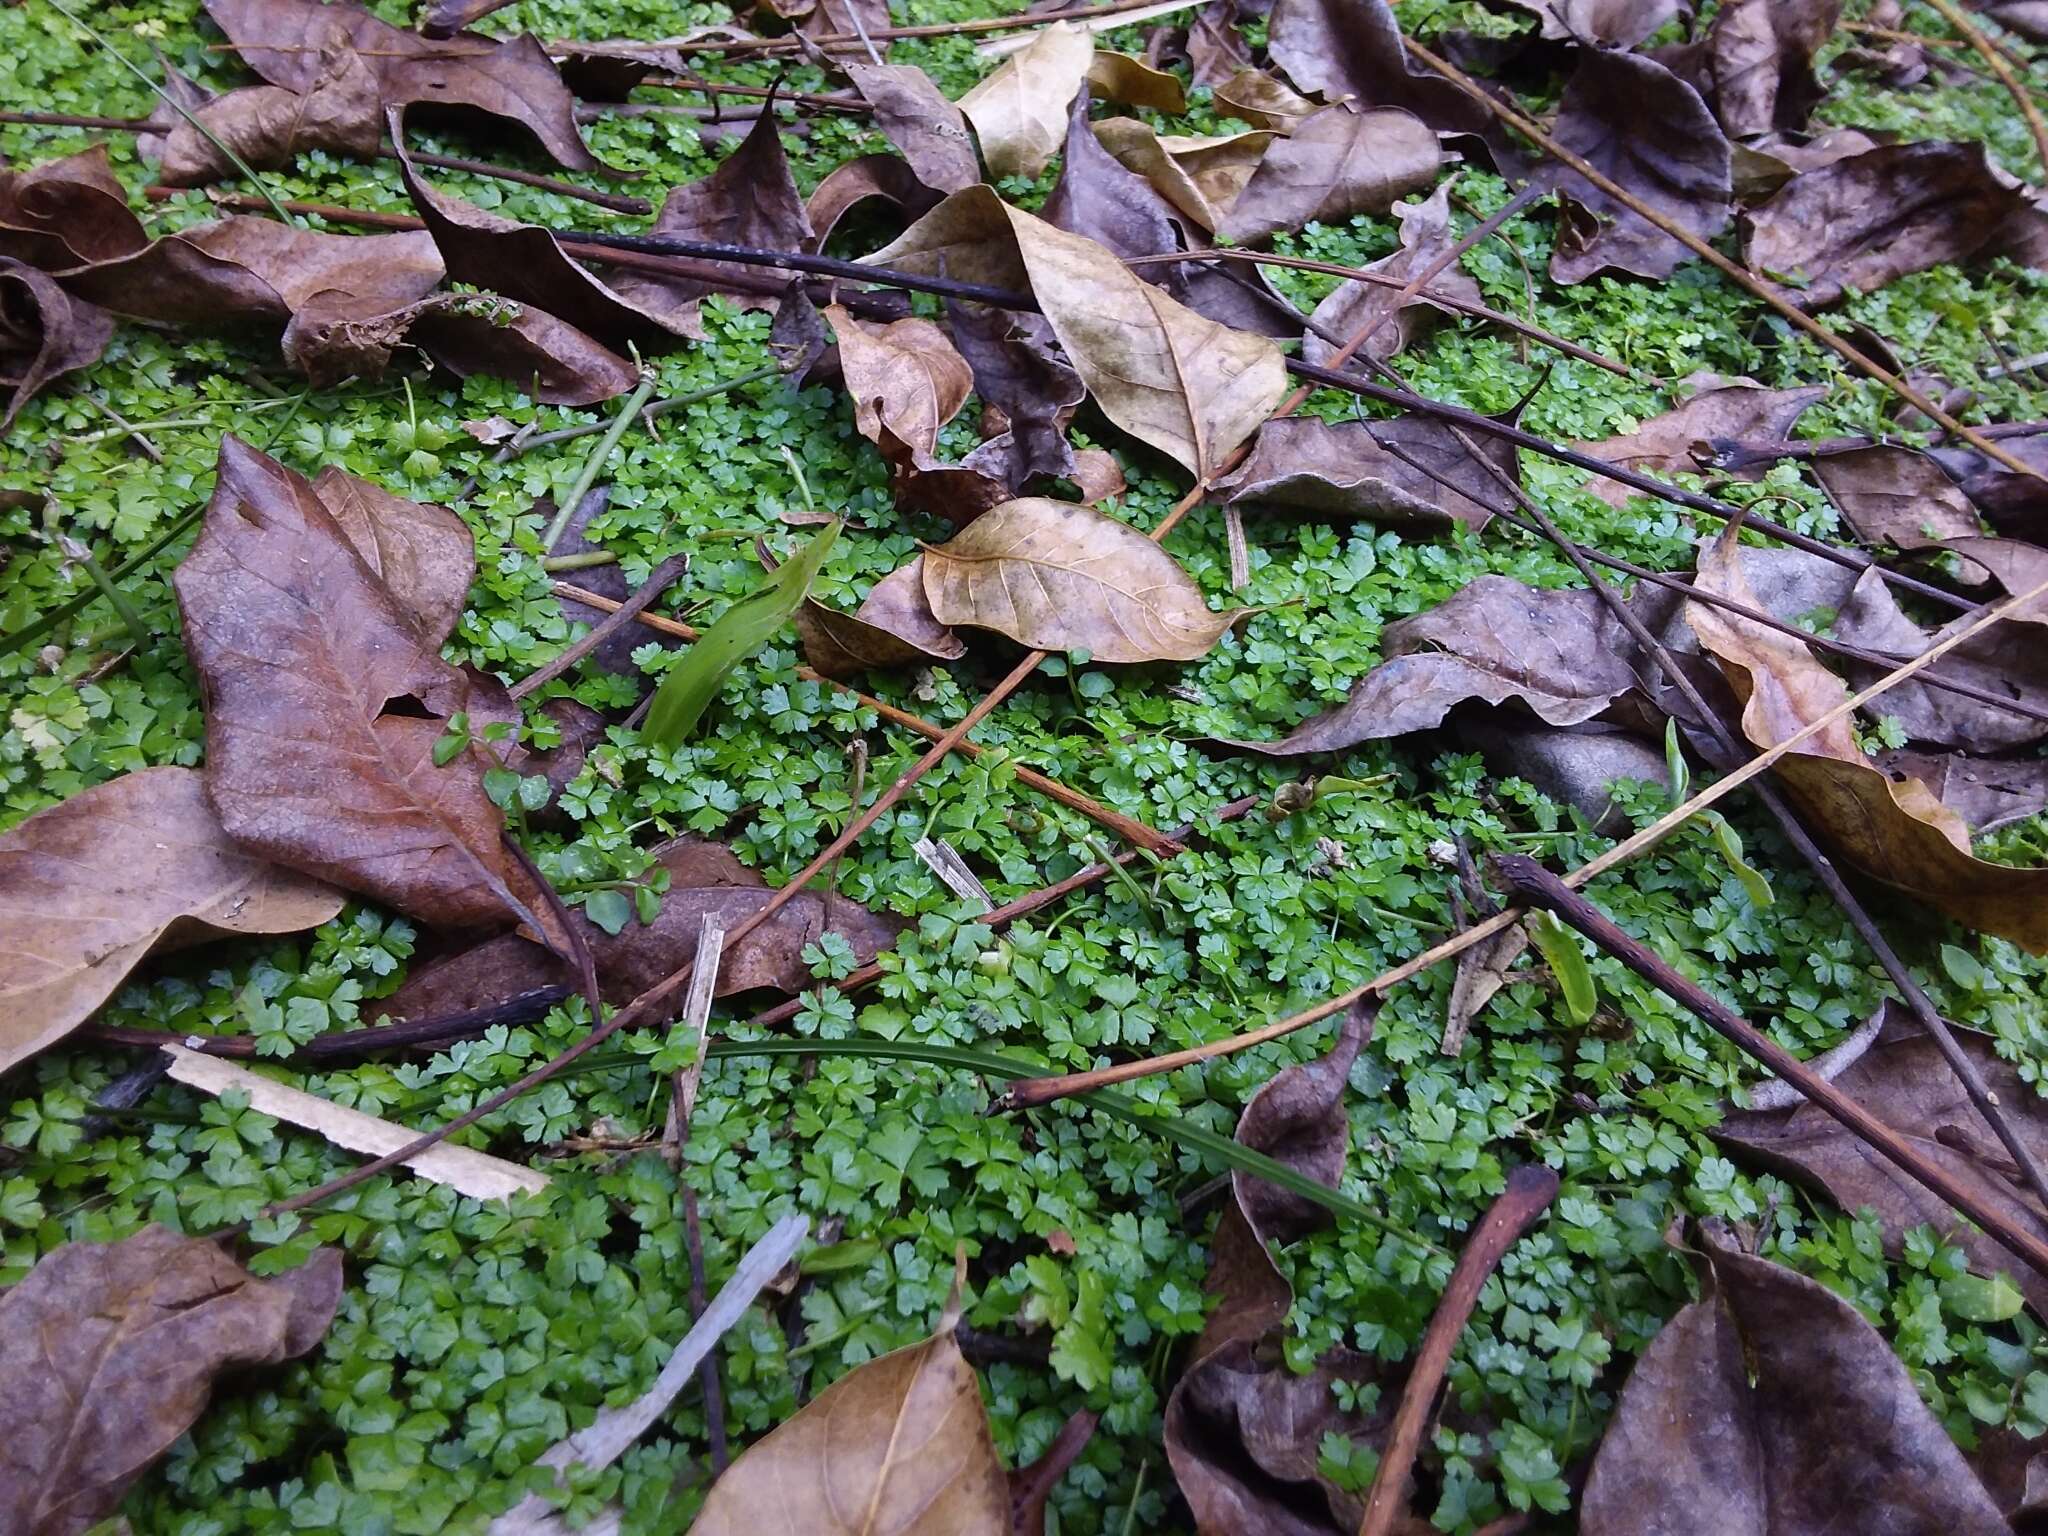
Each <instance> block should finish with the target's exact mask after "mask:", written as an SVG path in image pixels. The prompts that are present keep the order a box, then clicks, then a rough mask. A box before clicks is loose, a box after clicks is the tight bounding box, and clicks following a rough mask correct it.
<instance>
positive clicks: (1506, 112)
mask: <svg viewBox="0 0 2048 1536" xmlns="http://www.w3.org/2000/svg"><path fill="white" fill-rule="evenodd" d="M1401 42H1402V45H1403V46H1404V47H1405V48H1406V49H1407V50H1408V52H1409V53H1410V54H1412V55H1414V57H1415V58H1416V59H1417V60H1418V61H1420V62H1421V63H1422V64H1423V65H1424V66H1425V67H1427V68H1429V69H1431V70H1433V71H1435V72H1436V73H1437V74H1439V75H1441V76H1443V78H1444V79H1446V80H1448V81H1450V82H1451V84H1453V85H1455V86H1456V87H1457V88H1458V89H1459V90H1461V91H1463V92H1464V93H1465V94H1466V95H1467V96H1469V97H1471V98H1472V100H1473V101H1474V102H1476V103H1478V105H1479V106H1480V107H1482V108H1483V109H1484V110H1485V111H1487V112H1488V113H1490V114H1492V116H1494V117H1495V118H1497V119H1499V121H1500V122H1502V123H1503V124H1505V125H1506V126H1508V127H1510V128H1512V129H1514V130H1515V132H1517V133H1519V134H1521V135H1522V137H1524V138H1526V139H1527V140H1529V142H1530V143H1532V144H1534V145H1536V146H1537V147H1538V148H1539V149H1541V150H1542V151H1543V152H1544V153H1545V154H1547V155H1549V156H1551V158H1553V159H1555V160H1558V161H1561V162H1562V163H1563V164H1565V165H1567V166H1569V167H1571V169H1572V170H1574V171H1576V172H1577V173H1578V174H1579V175H1581V176H1583V177H1585V178H1586V180H1587V181H1589V182H1591V183H1592V184H1593V185H1594V186H1596V187H1598V188H1599V189H1600V190H1601V191H1602V192H1604V193H1606V194H1607V195H1608V196H1609V197H1611V198H1613V199H1614V200H1615V201H1616V202H1618V203H1620V204H1621V205H1622V207H1624V208H1626V209H1628V210H1629V211H1630V212H1631V213H1633V214H1635V215H1636V216H1637V217H1638V218H1640V219H1643V220H1645V221H1647V222H1648V223H1650V224H1651V225H1653V226H1655V227H1656V228H1657V229H1660V230H1662V231H1663V232H1664V233H1665V234H1667V235H1669V236H1670V237H1671V238H1672V239H1674V240H1676V241H1677V242H1678V243H1679V244H1680V245H1682V246H1684V247H1685V248H1686V249H1687V250H1689V251H1691V252H1692V253H1693V254H1694V255H1695V256H1697V257H1699V258H1700V260H1702V261H1704V262H1706V263H1708V264H1709V265H1710V266H1713V267H1715V268H1717V269H1718V270H1719V271H1720V272H1721V274H1722V275H1723V276H1725V277H1726V278H1728V279H1729V281H1731V282H1733V283H1734V284H1735V285H1736V286H1737V287H1739V288H1741V289H1742V290H1743V291H1744V292H1746V293H1749V294H1751V295H1752V296H1754V297H1756V298H1758V299H1761V300H1762V301H1763V302H1764V303H1766V304H1768V305H1769V306H1770V307H1771V308H1772V309H1773V310H1775V311H1777V313H1778V314H1779V315H1781V316H1782V317H1783V318H1784V319H1785V320H1787V321H1789V322H1790V323H1791V324H1792V325H1793V326H1795V327H1796V328H1797V329H1799V330H1801V331H1804V332H1805V333H1806V334H1807V335H1808V336H1811V337H1812V338H1813V339H1814V340H1815V341H1817V342H1819V343H1820V344H1821V345H1822V346H1824V347H1826V348H1827V349H1828V350H1829V351H1830V352H1833V353H1834V354H1835V355H1836V356H1837V357H1839V358H1841V359H1842V361H1843V362H1845V363H1847V364H1848V365H1849V366H1850V367H1852V368H1854V369H1856V370H1857V371H1858V372H1860V373H1863V374H1867V375H1868V376H1869V377H1871V378H1873V379H1875V380H1877V382H1878V383H1880V384H1882V385H1884V387H1885V388H1886V389H1889V390H1890V391H1891V392H1892V393H1893V394H1895V395H1897V396H1898V397H1899V398H1900V399H1901V400H1903V401H1905V402H1906V403H1907V404H1908V405H1910V406H1912V407H1913V408H1914V409H1915V410H1917V411H1919V412H1920V413H1921V414H1922V415H1924V416H1926V417H1927V419H1928V420H1930V421H1934V422H1938V423H1939V424H1940V425H1941V426H1942V427H1944V428H1945V429H1947V430H1948V431H1950V432H1953V433H1954V434H1955V435H1956V436H1958V437H1960V438H1961V439H1962V440H1963V441H1964V442H1966V443H1968V444H1969V445H1970V446H1971V447H1972V448H1975V449H1976V450H1977V451H1978V452H1979V453H1982V454H1985V455H1987V456H1989V457H1990V458H1993V459H1996V460H1997V461H1998V462H1999V463H2000V464H2003V465H2004V466H2005V467H2006V468H2007V469H2010V470H2013V471H2014V472H2016V473H2018V474H2022V475H2029V476H2032V477H2034V478H2035V479H2043V478H2048V476H2043V475H2042V474H2041V472H2040V471H2039V470H2037V469H2035V468H2034V467H2033V466H2032V465H2031V464H2028V463H2027V462H2026V461H2025V460H2024V459H2019V458H2015V457H2014V456H2013V455H2012V454H2010V453H2007V452H2006V451H2005V450H2004V449H2003V448H2000V447H1999V446H1998V445H1997V444H1996V443H1994V442H1992V441H1991V440H1990V439H1989V438H1987V437H1985V436H1983V435H1982V434H1981V433H1979V432H1977V431H1976V430H1974V429H1973V428H1970V427H1966V426H1964V425H1963V423H1962V422H1960V421H1958V420H1956V418H1955V417H1953V416H1951V415H1950V414H1949V413H1948V412H1947V411H1945V410H1943V409H1942V408H1941V407H1940V406H1939V405H1938V404H1936V403H1935V402H1934V401H1933V400H1930V399H1929V398H1928V397H1927V395H1926V394H1925V393H1924V392H1922V391H1921V390H1920V389H1918V388H1916V387H1915V386H1914V385H1912V384H1911V383H1909V382H1907V381H1906V380H1905V379H1902V378H1900V377H1899V376H1898V375H1897V374H1895V373H1893V372H1892V371H1891V370H1890V369H1889V368H1887V367H1885V366H1884V365H1883V364H1882V363H1880V362H1877V361H1876V360H1874V359H1873V358H1870V357H1868V356H1866V355H1865V354H1864V353H1863V352H1861V351H1859V350H1857V348H1856V347H1855V346H1854V345H1853V344H1851V343H1850V342H1849V341H1848V340H1847V339H1845V338H1844V337H1842V336H1841V335H1839V334H1838V333H1836V332H1834V331H1832V330H1830V329H1828V327H1826V326H1824V325H1822V324H1821V323H1820V322H1819V321H1818V320H1816V319H1814V318H1813V316H1811V315H1809V314H1807V313H1806V312H1805V311H1804V310H1802V309H1800V308H1799V307H1798V306H1797V305H1796V304H1792V303H1790V302H1788V301H1787V300H1786V299H1784V298H1782V297H1780V296H1779V295H1778V294H1776V293H1774V292H1772V291H1771V289H1770V288H1769V287H1767V286H1766V285H1765V284H1763V283H1762V282H1760V281H1758V280H1757V278H1756V277H1755V276H1754V275H1753V274H1751V273H1750V272H1749V271H1747V270H1746V269H1744V268H1743V267H1742V266H1741V265H1740V264H1739V263H1737V262H1734V261H1731V260H1729V259H1728V258H1727V257H1726V256H1723V255H1722V254H1721V253H1720V252H1719V251H1717V250H1715V249H1714V247H1713V246H1711V245H1709V244H1708V243H1707V242H1706V241H1704V240H1702V239H1701V238H1700V237H1699V236H1698V235H1696V234H1694V233H1693V232H1692V231H1691V230H1689V229H1687V228H1686V227H1685V226H1684V225H1682V224H1680V223H1678V222H1677V221H1675V220H1673V219H1670V218H1667V217H1666V216H1665V215H1664V214H1662V213H1659V212H1658V211H1657V210H1656V209H1655V208H1652V207H1651V206H1650V205H1649V204H1648V203H1646V202H1644V201H1643V200H1642V199H1641V198H1639V197H1637V196H1636V195H1635V194H1634V193H1633V192H1631V191H1629V190H1628V189H1627V188H1626V187H1624V186H1622V185H1621V184H1620V183H1619V182H1617V181H1615V180H1614V179H1613V178H1612V177H1610V176H1608V175H1606V174H1605V173H1604V172H1602V171H1601V170H1600V168H1599V167H1598V166H1596V165H1594V164H1593V163H1592V162H1591V161H1589V160H1587V159H1586V158H1585V156H1583V155H1580V154H1576V153H1574V152H1573V151H1571V150H1569V149H1567V148H1565V146H1564V145H1562V144H1560V143H1558V141H1557V140H1556V139H1555V138H1553V137H1551V135H1550V134H1548V133H1546V132H1544V130H1543V127H1542V125H1541V124H1539V123H1537V122H1536V121H1534V120H1533V119H1532V118H1530V117H1529V116H1528V115H1527V114H1525V113H1523V112H1519V111H1517V110H1516V109H1515V108H1513V107H1511V106H1508V105H1507V104H1506V103H1505V102H1503V101H1501V100H1500V99H1499V98H1497V97H1496V96H1494V95H1493V94H1492V93H1491V92H1489V91H1487V90H1486V89H1484V88H1483V87H1482V86H1480V85H1479V84H1478V82H1477V81H1475V80H1473V79H1472V78H1471V76H1469V75H1467V74H1466V73H1465V72H1464V71H1463V70H1462V69H1459V68H1458V67H1457V66H1456V65H1455V64H1452V63H1450V62H1449V61H1448V60H1446V59H1441V58H1439V57H1437V55H1435V54H1434V53H1432V52H1430V51H1429V50H1428V49H1427V48H1425V47H1423V46H1422V44H1420V43H1418V42H1416V41H1415V40H1414V39H1413V38H1410V37H1408V36H1406V35H1405V34H1404V35H1403V36H1402V38H1401Z"/></svg>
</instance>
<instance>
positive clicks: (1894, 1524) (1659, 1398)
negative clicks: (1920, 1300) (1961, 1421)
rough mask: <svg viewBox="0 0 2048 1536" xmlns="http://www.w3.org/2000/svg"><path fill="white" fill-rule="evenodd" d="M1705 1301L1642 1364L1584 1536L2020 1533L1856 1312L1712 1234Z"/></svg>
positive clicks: (1596, 1475) (1704, 1252)
mask: <svg viewBox="0 0 2048 1536" xmlns="http://www.w3.org/2000/svg"><path fill="white" fill-rule="evenodd" d="M1700 1256H1701V1261H1702V1268H1703V1269H1704V1271H1705V1275H1704V1279H1703V1282H1702V1287H1701V1289H1702V1293H1703V1294H1702V1295H1701V1298H1700V1299H1699V1300H1698V1301H1696V1302H1694V1303H1692V1304H1691V1305H1690V1306H1688V1307H1685V1308H1683V1309H1682V1310H1681V1311H1680V1312H1679V1313H1678V1315H1677V1316H1676V1317H1674V1318H1673V1319H1672V1320H1671V1321H1670V1322H1669V1323H1667V1324H1665V1326H1664V1330H1663V1331H1662V1332H1661V1333H1659V1334H1658V1335H1657V1337H1656V1338H1655V1339H1653V1340H1652V1341H1651V1342H1650V1347H1649V1348H1648V1349H1647V1350H1645V1351H1644V1352H1643V1356H1642V1358H1641V1359H1640V1360H1638V1361H1637V1362H1636V1367H1635V1370H1634V1371H1633V1372H1632V1373H1631V1374H1630V1376H1629V1379H1628V1384H1627V1385H1626V1386H1625V1387H1624V1388H1623V1389H1622V1394H1621V1402H1620V1404H1619V1406H1618V1407H1617V1408H1616V1411H1615V1416H1614V1422H1613V1423H1612V1424H1611V1425H1610V1426H1609V1427H1608V1430H1607V1436H1606V1438H1605V1439H1604V1440H1603V1441H1602V1442H1601V1445H1600V1451H1599V1454H1598V1455H1597V1456H1596V1457H1595V1458H1594V1462H1593V1471H1592V1475H1591V1476H1590V1477H1589V1478H1588V1479H1587V1481H1586V1492H1585V1497H1584V1500H1583V1502H1582V1504H1581V1508H1580V1526H1579V1528H1580V1530H1581V1531H1583V1532H1584V1533H1585V1536H1653V1533H1654V1536H1826V1533H1830V1532H1835V1531H1868V1532H1873V1533H1874V1532H1879V1531H1882V1532H1886V1533H1890V1536H2010V1532H2011V1527H2010V1526H2008V1525H2007V1524H2006V1522H2005V1518H2004V1517H2003V1516H2002V1515H2001V1514H2000V1513H1999V1511H1998V1506H1997V1504H1996V1503H1995V1502H1993V1500H1992V1498H1991V1496H1990V1495H1989V1494H1988V1493H1986V1492H1985V1490H1984V1488H1983V1485H1982V1484H1980V1483H1979V1482H1978V1481H1977V1478H1976V1475H1975V1474H1974V1473H1973V1472H1971V1470H1970V1468H1969V1466H1968V1464H1967V1463H1966V1462H1964V1460H1963V1455H1962V1452H1961V1451H1959V1450H1958V1449H1957V1448H1956V1444H1955V1442H1954V1441H1953V1440H1951V1439H1950V1438H1949V1435H1948V1431H1947V1430H1946V1429H1944V1428H1943V1427H1942V1424H1941V1421H1940V1420H1939V1419H1937V1418H1936V1417H1935V1416H1934V1414H1933V1413H1932V1412H1931V1411H1930V1410H1929V1409H1928V1407H1927V1405H1926V1404H1925V1403H1923V1402H1922V1401H1921V1400H1920V1394H1919V1392H1918V1391H1916V1390H1915V1388H1914V1386H1913V1378H1912V1377H1911V1376H1910V1375H1908V1374H1907V1371H1906V1367H1905V1366H1904V1365H1903V1364H1902V1363H1901V1362H1900V1360H1899V1358H1898V1357H1897V1356H1896V1355H1894V1354H1893V1353H1892V1352H1891V1349H1890V1347H1889V1346H1888V1345H1886V1343H1885V1341H1884V1338H1883V1336H1882V1335H1880V1334H1879V1333H1878V1332H1877V1330H1876V1329H1874V1328H1872V1327H1871V1326H1870V1324H1869V1323H1867V1322H1865V1321H1864V1320H1863V1317H1862V1314H1860V1313H1859V1312H1858V1311H1857V1310H1856V1308H1855V1307H1853V1306H1852V1305H1850V1304H1849V1303H1848V1302H1846V1301H1844V1300H1843V1299H1842V1298H1841V1297H1839V1296H1837V1295H1835V1294H1834V1293H1833V1292H1832V1291H1830V1290H1828V1289H1827V1288H1826V1287H1825V1286H1823V1285H1820V1284H1818V1283H1817V1282H1815V1281H1812V1280H1809V1279H1807V1278H1806V1276H1804V1275H1802V1274H1799V1273H1798V1272H1797V1271H1795V1270H1790V1269H1786V1268H1784V1267H1783V1266H1781V1265H1778V1264H1773V1263H1771V1262H1770V1261H1769V1260H1767V1259H1761V1258H1756V1257H1753V1256H1751V1255H1749V1254H1746V1253H1744V1252H1742V1251H1741V1250H1740V1249H1739V1248H1737V1247H1736V1246H1735V1245H1734V1243H1733V1241H1732V1240H1730V1239H1729V1238H1727V1237H1725V1236H1723V1235H1721V1234H1719V1233H1716V1232H1713V1231H1708V1232H1705V1233H1703V1234H1702V1238H1701V1244H1700Z"/></svg>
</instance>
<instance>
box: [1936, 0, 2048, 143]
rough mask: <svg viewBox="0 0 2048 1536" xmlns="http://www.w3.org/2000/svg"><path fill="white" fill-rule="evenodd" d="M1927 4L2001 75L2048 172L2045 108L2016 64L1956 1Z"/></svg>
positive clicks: (1993, 72) (2001, 80) (2047, 137)
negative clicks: (2014, 69)
mask: <svg viewBox="0 0 2048 1536" xmlns="http://www.w3.org/2000/svg"><path fill="white" fill-rule="evenodd" d="M1927 3H1928V4H1929V5H1931V6H1933V7H1934V8H1935V9H1936V10H1937V11H1939V12H1941V19H1942V20H1943V21H1945V22H1947V23H1948V24H1949V25H1950V26H1951V27H1953V28H1954V29H1955V33H1956V36H1958V37H1960V38H1961V39H1962V40H1963V41H1964V42H1966V43H1968V44H1969V45H1970V47H1971V48H1972V49H1974V50H1975V51H1976V54H1977V57H1978V58H1980V59H1982V60H1983V61H1984V67H1985V68H1986V69H1988V70H1990V71H1991V73H1992V74H1994V75H1996V76H1997V77H1998V83H1999V84H2000V85H2002V86H2004V87H2005V89H2006V94H2007V95H2009V96H2011V97H2012V99H2013V104H2014V105H2015V106H2017V107H2018V108H2019V109H2020V116H2021V117H2023V118H2025V119H2026V120H2027V131H2028V132H2029V133H2031V134H2033V136H2034V154H2035V156H2036V158H2038V159H2039V160H2040V162H2041V169H2042V170H2044V171H2048V122H2044V121H2043V120H2042V117H2041V109H2040V108H2039V107H2038V106H2036V105H2035V104H2034V98H2033V96H2032V95H2030V94H2029V93H2028V91H2027V88H2026V87H2025V86H2023V85H2022V84H2020V79H2019V76H2017V75H2015V74H2014V73H2013V72H2012V66H2011V65H2010V64H2008V63H2006V62H2005V57H2004V55H2002V54H2001V53H2000V52H1999V51H1998V50H1997V49H1996V48H1994V47H1992V46H1991V40H1990V39H1989V38H1987V37H1986V36H1985V35H1984V33H1983V31H1982V30H1981V29H1980V28H1979V27H1978V26H1977V24H1976V23H1975V22H1973V21H1972V20H1970V18H1969V16H1968V14H1967V13H1966V12H1965V11H1964V10H1963V8H1962V7H1961V6H1959V5H1957V4H1956V3H1955V0H1927Z"/></svg>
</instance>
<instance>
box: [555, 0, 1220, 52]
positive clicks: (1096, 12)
mask: <svg viewBox="0 0 2048 1536" xmlns="http://www.w3.org/2000/svg"><path fill="white" fill-rule="evenodd" d="M1195 3H1196V0H1186V4H1187V5H1193V4H1195ZM1158 4H1159V0H1110V3H1109V4H1107V5H1083V6H1076V7H1075V8H1074V9H1072V10H1066V11H1039V12H1037V13H1035V14H1019V15H1015V16H990V17H985V18H982V19H980V20H977V21H948V22H935V23H932V24H929V25H925V26H916V27H875V28H873V29H872V30H870V31H869V33H868V36H869V37H871V38H873V39H874V40H875V41H876V42H893V41H895V40H896V39H897V38H904V37H961V36H966V35H968V34H971V33H975V32H1026V31H1030V30H1032V29H1034V28H1037V27H1046V26H1050V25H1052V23H1054V22H1056V21H1092V20H1094V19H1095V18H1096V17H1098V16H1119V15H1122V14H1123V13H1124V12H1126V11H1143V10H1151V9H1153V8H1155V7H1157V6H1158ZM1183 8H1185V7H1183ZM860 40H861V39H860V38H859V37H858V36H856V35H854V34H853V33H850V32H849V33H844V34H839V33H835V34H832V35H830V36H826V37H813V38H810V39H808V41H809V42H810V43H811V44H812V45H813V46H815V47H819V48H829V47H831V46H832V45H833V44H835V43H858V42H860ZM803 41H804V40H802V39H798V38H794V37H744V38H723V37H721V38H704V39H701V40H699V39H693V38H687V37H678V38H672V39H663V40H662V41H661V42H658V43H650V44H647V45H646V46H648V47H649V48H682V49H684V50H686V51H688V52H691V53H750V52H759V53H794V52H796V51H797V50H798V49H799V48H800V47H801V46H802V44H803ZM573 46H574V44H573V43H569V42H561V41H558V42H554V43H550V44H549V47H550V48H553V49H564V48H571V47H573Z"/></svg>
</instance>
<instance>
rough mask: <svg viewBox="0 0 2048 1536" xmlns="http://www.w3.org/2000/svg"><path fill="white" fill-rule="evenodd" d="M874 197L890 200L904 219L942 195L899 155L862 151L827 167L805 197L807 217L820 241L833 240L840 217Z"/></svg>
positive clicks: (926, 211)
mask: <svg viewBox="0 0 2048 1536" xmlns="http://www.w3.org/2000/svg"><path fill="white" fill-rule="evenodd" d="M871 198H875V199H879V200H880V201H882V202H885V203H888V204H889V205H890V206H892V207H893V208H895V209H896V210H897V211H898V212H900V213H901V214H903V216H904V217H905V219H914V218H916V217H917V216H918V215H919V214H922V213H928V212H930V210H931V209H932V207H933V205H935V204H936V203H937V202H938V200H939V195H938V194H937V193H936V192H934V191H932V189H931V188H930V187H928V186H926V185H925V183H924V182H923V181H922V180H920V179H919V177H918V174H917V172H916V171H915V170H913V169H912V168H911V164H910V162H909V161H908V160H905V159H903V158H902V157H901V156H900V155H862V156H860V157H859V158H858V159H854V160H849V161H847V162H846V163H845V164H844V165H840V166H835V167H834V168H833V169H832V170H830V171H828V172H827V173H826V174H825V179H824V180H823V181H821V182H819V183H818V184H817V186H816V187H814V188H812V190H811V195H810V197H808V198H807V199H806V200H805V201H804V218H805V219H806V220H807V221H808V222H809V224H810V226H811V229H812V230H813V231H814V232H815V234H816V236H817V242H818V244H819V245H820V246H823V245H824V244H825V242H826V241H828V240H830V239H831V238H832V231H833V230H834V229H836V228H838V226H839V221H840V220H841V219H843V218H845V217H846V216H847V214H849V213H851V212H852V211H853V210H854V209H855V208H858V207H859V206H860V205H861V204H862V203H865V202H867V201H868V200H869V199H871Z"/></svg>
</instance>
